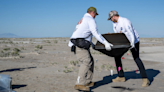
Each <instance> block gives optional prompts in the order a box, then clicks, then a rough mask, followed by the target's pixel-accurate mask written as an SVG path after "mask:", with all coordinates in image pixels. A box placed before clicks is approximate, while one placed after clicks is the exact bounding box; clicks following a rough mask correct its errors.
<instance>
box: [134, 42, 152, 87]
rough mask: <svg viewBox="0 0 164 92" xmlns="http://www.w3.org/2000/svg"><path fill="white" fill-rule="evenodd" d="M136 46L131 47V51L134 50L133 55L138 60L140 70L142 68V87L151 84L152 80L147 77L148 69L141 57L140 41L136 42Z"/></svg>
mask: <svg viewBox="0 0 164 92" xmlns="http://www.w3.org/2000/svg"><path fill="white" fill-rule="evenodd" d="M135 46H136V47H135V48H133V49H131V52H132V55H133V58H134V61H135V62H136V64H137V66H138V68H139V70H140V75H141V77H142V81H143V83H142V87H147V86H149V85H150V82H149V80H148V78H147V74H146V71H145V67H144V65H143V63H142V61H141V59H140V58H139V43H137V44H135Z"/></svg>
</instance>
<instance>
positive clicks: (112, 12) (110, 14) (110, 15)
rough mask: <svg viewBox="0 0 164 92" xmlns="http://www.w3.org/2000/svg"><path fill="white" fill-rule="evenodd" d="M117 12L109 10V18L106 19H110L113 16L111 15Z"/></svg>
mask: <svg viewBox="0 0 164 92" xmlns="http://www.w3.org/2000/svg"><path fill="white" fill-rule="evenodd" d="M117 14H118V12H117V11H111V12H109V18H108V20H110V19H111V18H112V17H113V15H117Z"/></svg>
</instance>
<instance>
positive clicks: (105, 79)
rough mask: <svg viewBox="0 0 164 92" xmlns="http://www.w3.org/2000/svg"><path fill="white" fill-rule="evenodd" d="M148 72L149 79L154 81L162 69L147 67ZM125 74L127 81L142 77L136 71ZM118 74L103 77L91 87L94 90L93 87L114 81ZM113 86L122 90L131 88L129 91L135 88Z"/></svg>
mask: <svg viewBox="0 0 164 92" xmlns="http://www.w3.org/2000/svg"><path fill="white" fill-rule="evenodd" d="M146 73H147V77H148V79H149V80H150V83H152V82H153V78H154V77H155V76H157V75H158V74H159V73H160V71H159V70H154V69H147V70H146ZM124 75H125V78H126V81H127V80H129V79H141V76H140V74H137V73H136V71H130V72H124ZM117 76H118V75H117V74H114V75H113V76H111V75H109V76H105V77H103V80H100V81H97V82H95V84H96V85H95V86H93V87H91V88H90V89H91V90H92V89H95V88H97V87H100V86H103V85H106V84H109V83H111V82H112V79H114V78H116V77H117ZM113 88H119V89H122V90H125V89H126V90H129V91H132V90H133V89H130V88H128V89H127V88H125V87H113Z"/></svg>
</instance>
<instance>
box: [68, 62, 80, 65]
mask: <svg viewBox="0 0 164 92" xmlns="http://www.w3.org/2000/svg"><path fill="white" fill-rule="evenodd" d="M70 64H71V65H73V66H77V65H78V64H79V62H78V61H70Z"/></svg>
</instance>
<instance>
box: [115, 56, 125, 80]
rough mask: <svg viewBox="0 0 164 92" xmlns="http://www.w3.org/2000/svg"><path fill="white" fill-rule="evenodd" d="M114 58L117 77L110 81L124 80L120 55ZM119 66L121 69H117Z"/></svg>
mask: <svg viewBox="0 0 164 92" xmlns="http://www.w3.org/2000/svg"><path fill="white" fill-rule="evenodd" d="M114 59H115V63H116V68H117V72H118V77H116V78H115V79H112V81H113V82H124V81H125V77H124V71H123V67H122V62H121V56H119V57H115V58H114ZM119 67H121V70H118V68H119Z"/></svg>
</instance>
